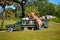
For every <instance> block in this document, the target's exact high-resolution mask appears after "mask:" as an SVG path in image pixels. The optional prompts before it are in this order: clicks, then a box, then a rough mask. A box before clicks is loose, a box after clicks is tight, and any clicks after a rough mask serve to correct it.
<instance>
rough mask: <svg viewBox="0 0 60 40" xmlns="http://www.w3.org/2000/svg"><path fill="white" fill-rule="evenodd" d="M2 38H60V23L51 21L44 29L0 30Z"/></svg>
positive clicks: (21, 39)
mask: <svg viewBox="0 0 60 40" xmlns="http://www.w3.org/2000/svg"><path fill="white" fill-rule="evenodd" d="M0 40H60V23H55V22H50V23H49V27H48V29H42V30H35V31H32V30H27V31H15V32H0Z"/></svg>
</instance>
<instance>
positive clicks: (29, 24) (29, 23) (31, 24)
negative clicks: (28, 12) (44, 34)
mask: <svg viewBox="0 0 60 40" xmlns="http://www.w3.org/2000/svg"><path fill="white" fill-rule="evenodd" d="M42 21H43V25H42V26H41V27H42V28H47V27H48V20H45V19H43V20H42ZM6 29H7V31H11V32H12V31H13V30H29V29H30V30H38V29H39V28H38V24H37V22H36V21H35V20H34V19H28V18H22V19H21V20H20V21H18V22H16V23H15V24H9V25H6Z"/></svg>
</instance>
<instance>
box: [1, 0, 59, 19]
mask: <svg viewBox="0 0 60 40" xmlns="http://www.w3.org/2000/svg"><path fill="white" fill-rule="evenodd" d="M1 1H2V2H6V1H7V2H10V3H11V0H1ZM17 1H18V0H17ZM0 4H2V3H1V2H0ZM12 5H14V7H15V9H12V8H6V9H5V11H3V13H4V12H5V18H6V19H7V18H8V19H9V18H11V19H13V18H15V19H16V17H17V18H19V16H21V11H22V10H21V5H20V4H19V3H16V2H13V4H12ZM8 6H10V5H8ZM30 10H33V11H34V12H36V13H37V14H38V16H44V15H53V16H56V17H58V18H60V4H59V5H55V4H53V3H50V2H48V0H27V2H26V5H25V15H27V13H28V12H29V11H30ZM2 17H3V16H2V12H1V10H0V19H1V18H2Z"/></svg>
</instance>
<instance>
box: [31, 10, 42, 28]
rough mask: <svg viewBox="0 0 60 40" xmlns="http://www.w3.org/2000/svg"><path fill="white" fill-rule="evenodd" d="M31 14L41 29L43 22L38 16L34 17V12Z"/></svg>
mask: <svg viewBox="0 0 60 40" xmlns="http://www.w3.org/2000/svg"><path fill="white" fill-rule="evenodd" d="M31 14H32V17H33V18H34V19H35V20H36V21H37V23H38V26H39V27H38V28H39V29H41V26H42V21H41V20H40V18H39V17H38V16H37V15H34V12H33V11H32V12H31Z"/></svg>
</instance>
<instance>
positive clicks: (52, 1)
mask: <svg viewBox="0 0 60 40" xmlns="http://www.w3.org/2000/svg"><path fill="white" fill-rule="evenodd" d="M49 2H51V3H53V4H57V5H58V4H60V0H49Z"/></svg>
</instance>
